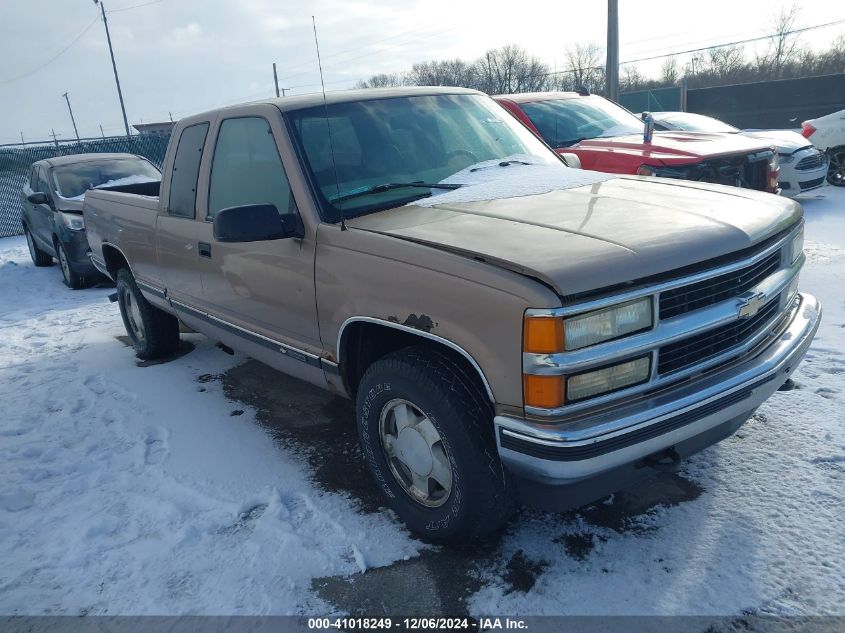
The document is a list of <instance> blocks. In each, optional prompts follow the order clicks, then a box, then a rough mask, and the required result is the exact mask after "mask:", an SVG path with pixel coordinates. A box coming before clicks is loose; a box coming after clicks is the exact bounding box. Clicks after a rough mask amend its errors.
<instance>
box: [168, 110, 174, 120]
mask: <svg viewBox="0 0 845 633" xmlns="http://www.w3.org/2000/svg"><path fill="white" fill-rule="evenodd" d="M167 116H169V117H170V122H171V123H173V113H172V112H170V111H168V112H167Z"/></svg>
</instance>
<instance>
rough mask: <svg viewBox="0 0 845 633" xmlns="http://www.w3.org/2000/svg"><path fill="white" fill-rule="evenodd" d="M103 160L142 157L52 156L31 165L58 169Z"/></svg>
mask: <svg viewBox="0 0 845 633" xmlns="http://www.w3.org/2000/svg"><path fill="white" fill-rule="evenodd" d="M104 158H111V159H115V160H117V159H121V158H143V157H142V156H138V155H136V154H127V153H117V152H112V153H106V152H103V153H97V152H92V153H88V154H66V155H65V156H54V157H52V158H44V159H42V160H38V161H35V162H34V163H32V164H33V165H49V166H50V167H58V166H60V165H74V164H76V163H84V162H86V161H89V160H102V159H104Z"/></svg>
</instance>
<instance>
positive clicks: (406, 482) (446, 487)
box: [379, 398, 452, 508]
mask: <svg viewBox="0 0 845 633" xmlns="http://www.w3.org/2000/svg"><path fill="white" fill-rule="evenodd" d="M379 436H380V437H381V445H382V449H383V450H384V453H385V455H386V456H387V462H388V464H389V465H390V470H391V472H392V473H393V476H394V477H395V478H396V481H397V482H398V483H399V485H400V486H401V487H402V489H403V490H404V491H405V492H406V493H407V494H408V495H409V496H410V497H411V498H412V499H413V500H414V501H416V502H417V503H420V504H421V505H424V506H426V507H429V508H437V507H440V506H442V505H443V504H444V503H446V500H447V499H448V498H449V495H450V494H451V492H452V464H451V460H450V459H449V454H448V452H447V450H446V446H445V444H444V442H443V438H441V437H440V433H438V431H437V429H436V428H435V426H434V424H433V423H432V422H431V420H430V419H429V418H428V416H426V415H425V414H424V413H423V412H422V411H421V410H420V409H419V408H418V407H417V406H415V405H414V404H413V403H411V402H408V401H407V400H402V399H400V398H397V399H394V400H391V401H389V402H388V403H387V404H386V405H385V406H384V408H383V409H382V412H381V417H380V419H379Z"/></svg>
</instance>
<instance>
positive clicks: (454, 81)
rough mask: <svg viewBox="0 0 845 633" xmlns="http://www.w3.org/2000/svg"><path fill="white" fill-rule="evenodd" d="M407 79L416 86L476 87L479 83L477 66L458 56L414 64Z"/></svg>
mask: <svg viewBox="0 0 845 633" xmlns="http://www.w3.org/2000/svg"><path fill="white" fill-rule="evenodd" d="M407 79H408V83H409V84H411V85H414V86H460V87H462V88H475V87H476V86H477V85H478V77H477V72H476V68H475V66H474V65H473V64H470V63H467V62H465V61H464V60H462V59H457V58H456V59H447V60H443V61H429V62H419V63H417V64H414V65H413V66H412V67H411V71H410V72H409V73H408V78H407Z"/></svg>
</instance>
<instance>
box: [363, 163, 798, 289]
mask: <svg viewBox="0 0 845 633" xmlns="http://www.w3.org/2000/svg"><path fill="white" fill-rule="evenodd" d="M429 202H431V199H429ZM801 215H802V210H801V206H800V205H799V204H797V203H796V202H793V201H791V200H788V199H786V198H781V197H778V196H773V195H770V194H763V193H760V192H756V191H749V190H744V189H736V188H734V187H722V186H719V185H709V184H705V183H679V182H676V181H670V180H661V179H650V178H640V177H636V176H624V177H619V178H612V179H610V180H605V181H603V182H597V183H594V184H591V185H587V186H581V187H576V188H573V189H567V190H557V191H551V192H549V193H543V194H540V195H529V196H523V197H518V198H513V197H512V198H504V199H497V200H486V201H480V202H464V203H444V204H439V205H437V204H436V205H433V206H427V207H423V206H419V205H414V204H411V205H407V206H403V207H397V208H395V209H389V210H387V211H381V212H378V213H374V214H370V215H366V216H362V217H358V218H354V219H351V220H348V221H347V226H349V227H350V228H354V229H360V230H365V231H371V232H375V233H380V234H383V235H389V236H393V237H396V238H400V239H405V240H410V241H414V242H418V243H422V244H425V245H428V246H431V247H433V248H438V249H443V250H447V251H450V252H454V253H458V254H462V255H465V256H467V257H472V258H474V259H480V260H482V261H486V262H488V263H492V264H495V265H498V266H501V267H503V268H507V269H509V270H513V271H516V272H518V273H521V274H524V275H527V276H529V277H533V278H535V279H538V280H540V281H542V282H543V283H545V284H546V285H548V286H550V287H552V288H554V290H555V291H556V292H557V293H558V294H559V295H560V296H566V295H574V294H580V293H583V292H590V291H596V290H600V289H603V288H607V287H610V286H615V285H617V284H623V283H626V282H630V281H634V280H638V279H642V278H645V277H649V276H651V275H656V274H660V273H665V272H669V271H672V270H675V269H678V268H681V267H684V266H688V265H691V264H696V263H699V262H703V261H705V260H709V259H713V258H716V257H719V256H722V255H727V254H730V253H732V252H735V251H738V250H741V249H744V248H748V247H750V246H753V245H755V244H758V243H759V242H762V241H764V240H765V239H766V238H768V237H770V236H772V235H775V234H776V233H779V232H780V231H782V230H784V229H785V228H787V227H789V226H791V225H792V224H794V223H795V222H797V221H798V220H799V219H800V218H801Z"/></svg>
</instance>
